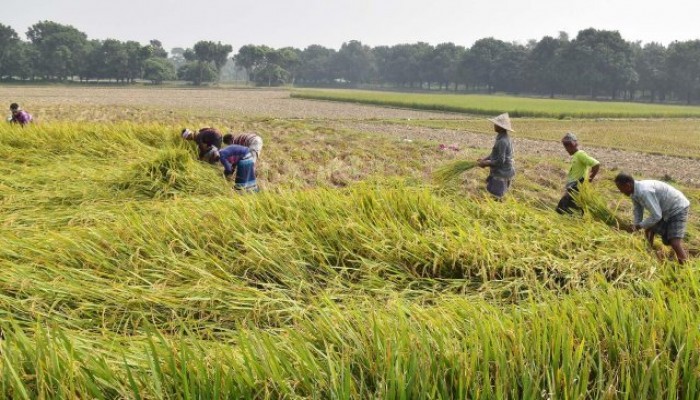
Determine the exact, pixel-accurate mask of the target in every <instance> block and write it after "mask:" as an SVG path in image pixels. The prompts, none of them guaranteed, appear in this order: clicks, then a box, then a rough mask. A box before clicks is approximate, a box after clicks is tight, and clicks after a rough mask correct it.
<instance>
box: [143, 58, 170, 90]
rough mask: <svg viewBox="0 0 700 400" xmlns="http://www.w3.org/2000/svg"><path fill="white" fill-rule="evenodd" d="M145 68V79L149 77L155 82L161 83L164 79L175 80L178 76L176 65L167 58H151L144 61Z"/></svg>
mask: <svg viewBox="0 0 700 400" xmlns="http://www.w3.org/2000/svg"><path fill="white" fill-rule="evenodd" d="M143 69H144V72H143V77H144V79H148V80H150V81H152V82H153V83H155V84H161V83H163V81H169V80H174V79H176V78H177V75H176V73H175V67H174V66H173V64H172V63H171V62H170V61H168V60H167V59H165V58H160V57H152V58H149V59H148V60H146V62H145V63H144V66H143Z"/></svg>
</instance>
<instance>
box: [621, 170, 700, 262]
mask: <svg viewBox="0 0 700 400" xmlns="http://www.w3.org/2000/svg"><path fill="white" fill-rule="evenodd" d="M615 185H617V188H618V190H620V192H622V193H623V194H625V195H626V196H629V197H630V198H631V199H632V203H633V205H634V230H639V229H644V236H645V237H646V239H647V241H648V242H649V246H652V245H653V244H654V235H655V234H659V235H661V240H662V241H663V243H664V244H665V245H667V246H668V245H670V246H671V247H672V248H673V251H674V252H675V253H676V257H677V258H678V262H679V263H681V264H683V263H685V261H686V260H687V259H688V253H686V251H685V249H684V248H683V236H685V228H686V224H687V223H688V211H689V210H690V201H688V199H687V198H686V197H685V196H684V195H683V193H681V192H680V191H679V190H678V189H676V188H674V187H673V186H671V185H669V184H667V183H665V182H661V181H655V180H644V181H636V180H634V178H632V176H630V175H628V174H625V173H620V174H618V175H617V176H616V177H615ZM644 210H647V211H648V212H649V216H648V217H647V218H646V219H644V220H642V217H643V216H644Z"/></svg>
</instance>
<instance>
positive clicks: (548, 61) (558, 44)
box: [524, 36, 565, 97]
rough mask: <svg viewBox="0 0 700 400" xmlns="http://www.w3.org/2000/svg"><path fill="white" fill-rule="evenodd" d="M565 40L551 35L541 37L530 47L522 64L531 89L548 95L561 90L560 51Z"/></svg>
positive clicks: (550, 95) (551, 95)
mask: <svg viewBox="0 0 700 400" xmlns="http://www.w3.org/2000/svg"><path fill="white" fill-rule="evenodd" d="M564 46H565V42H563V41H562V40H560V39H555V38H553V37H551V36H545V37H543V38H542V39H541V40H540V41H539V42H537V44H535V46H534V47H533V48H532V50H531V51H530V53H529V55H528V60H527V63H526V64H525V65H524V68H525V70H526V71H525V74H526V77H527V78H528V80H529V81H530V84H531V87H532V89H534V90H535V91H536V92H539V93H547V94H549V97H554V94H555V93H556V92H557V91H558V90H561V80H562V74H561V73H560V71H561V69H560V67H561V51H562V48H563V47H564Z"/></svg>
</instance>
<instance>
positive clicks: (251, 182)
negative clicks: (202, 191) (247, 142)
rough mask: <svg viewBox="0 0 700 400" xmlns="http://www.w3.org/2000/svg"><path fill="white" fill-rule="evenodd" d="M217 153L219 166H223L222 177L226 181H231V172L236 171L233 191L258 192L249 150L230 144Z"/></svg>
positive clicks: (251, 153) (253, 162)
mask: <svg viewBox="0 0 700 400" xmlns="http://www.w3.org/2000/svg"><path fill="white" fill-rule="evenodd" d="M218 153H219V154H218V155H219V158H220V161H221V164H223V166H224V176H226V178H227V179H231V176H232V175H233V172H234V171H233V170H234V169H235V170H236V176H235V178H234V188H235V189H237V190H245V191H252V192H257V191H258V184H257V182H256V181H255V161H254V160H253V152H252V151H251V150H250V149H249V148H247V147H245V146H241V145H238V144H232V145H230V146H226V147H225V148H224V149H223V150H221V151H219V152H218Z"/></svg>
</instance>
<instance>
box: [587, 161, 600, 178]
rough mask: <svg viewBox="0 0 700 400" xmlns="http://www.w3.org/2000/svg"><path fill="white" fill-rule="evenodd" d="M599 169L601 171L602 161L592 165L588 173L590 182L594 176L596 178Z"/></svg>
mask: <svg viewBox="0 0 700 400" xmlns="http://www.w3.org/2000/svg"><path fill="white" fill-rule="evenodd" d="M598 171H600V163H598V164H596V165H594V166H592V167H591V172H590V173H589V174H588V181H589V182H593V178H595V176H596V175H598Z"/></svg>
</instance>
